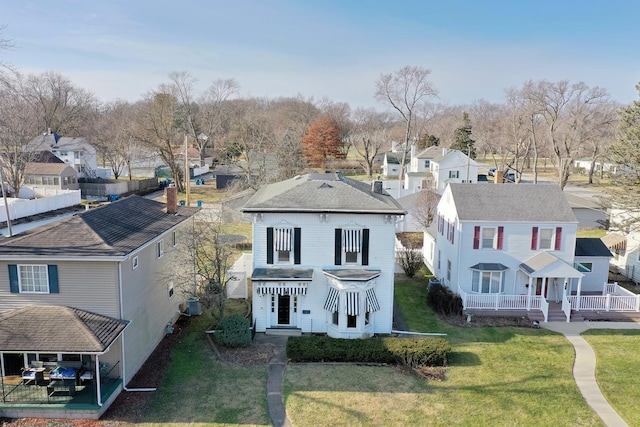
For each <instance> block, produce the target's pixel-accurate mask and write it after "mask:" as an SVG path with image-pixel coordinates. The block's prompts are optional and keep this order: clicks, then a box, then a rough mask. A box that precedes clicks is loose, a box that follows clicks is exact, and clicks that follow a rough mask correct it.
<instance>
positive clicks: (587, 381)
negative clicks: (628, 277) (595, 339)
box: [540, 322, 640, 427]
mask: <svg viewBox="0 0 640 427" xmlns="http://www.w3.org/2000/svg"><path fill="white" fill-rule="evenodd" d="M540 325H541V326H542V327H543V328H546V329H550V330H552V331H555V332H559V333H561V334H563V335H564V336H565V337H566V338H567V339H568V340H569V342H570V343H571V344H572V345H573V348H574V349H575V352H576V360H575V362H574V364H573V377H574V378H575V380H576V385H577V386H578V389H579V390H580V393H582V396H583V397H584V398H585V400H586V401H587V404H588V405H589V406H591V408H592V409H593V410H594V411H595V412H596V414H598V416H599V417H600V418H601V419H602V421H603V422H604V423H605V424H606V425H607V426H611V427H619V426H620V427H621V426H627V425H628V424H627V423H626V422H625V421H624V420H623V419H622V418H621V417H620V415H618V413H617V412H616V411H615V409H613V408H612V407H611V405H610V404H609V402H607V399H605V397H604V396H603V395H602V392H601V391H600V387H599V386H598V383H597V382H596V354H595V353H594V351H593V349H592V348H591V346H590V345H589V343H588V342H587V341H586V340H585V339H584V338H582V337H581V336H580V334H581V333H582V332H584V331H586V330H587V329H640V323H635V322H571V323H566V322H548V323H541V324H540Z"/></svg>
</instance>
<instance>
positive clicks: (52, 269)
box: [9, 264, 60, 294]
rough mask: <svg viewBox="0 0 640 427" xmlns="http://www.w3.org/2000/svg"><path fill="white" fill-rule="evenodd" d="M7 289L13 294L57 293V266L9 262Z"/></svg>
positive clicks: (58, 291)
mask: <svg viewBox="0 0 640 427" xmlns="http://www.w3.org/2000/svg"><path fill="white" fill-rule="evenodd" d="M9 290H10V291H11V293H13V294H17V293H28V294H57V293H60V288H59V286H58V266H57V265H55V264H53V265H46V264H9Z"/></svg>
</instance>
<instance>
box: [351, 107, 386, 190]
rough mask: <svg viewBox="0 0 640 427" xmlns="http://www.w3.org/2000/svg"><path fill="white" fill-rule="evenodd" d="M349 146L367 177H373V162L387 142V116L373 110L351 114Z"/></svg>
mask: <svg viewBox="0 0 640 427" xmlns="http://www.w3.org/2000/svg"><path fill="white" fill-rule="evenodd" d="M352 120H353V130H352V133H351V136H350V138H349V139H350V141H351V146H352V147H353V149H354V150H355V151H356V153H357V154H358V159H357V161H358V163H359V164H360V165H361V166H362V167H363V168H364V170H365V172H366V173H367V176H368V177H369V178H371V177H372V176H373V162H374V160H375V158H376V156H377V155H378V153H379V152H380V151H381V150H382V147H383V146H384V144H385V143H386V142H387V140H388V136H387V126H388V123H389V121H390V120H389V116H388V114H386V113H379V112H377V111H375V110H374V109H362V108H360V109H358V110H356V111H355V112H354V114H353V119H352Z"/></svg>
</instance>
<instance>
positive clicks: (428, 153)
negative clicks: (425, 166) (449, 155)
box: [416, 145, 442, 159]
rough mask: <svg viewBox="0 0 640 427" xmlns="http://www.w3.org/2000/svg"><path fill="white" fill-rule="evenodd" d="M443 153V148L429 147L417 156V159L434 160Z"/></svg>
mask: <svg viewBox="0 0 640 427" xmlns="http://www.w3.org/2000/svg"><path fill="white" fill-rule="evenodd" d="M440 153H442V147H438V146H437V145H432V146H431V147H427V148H425V149H424V150H422V151H421V152H419V153H418V154H416V158H417V159H432V158H434V157H435V156H437V155H438V154H440Z"/></svg>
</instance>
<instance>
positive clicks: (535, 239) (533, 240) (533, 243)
mask: <svg viewBox="0 0 640 427" xmlns="http://www.w3.org/2000/svg"><path fill="white" fill-rule="evenodd" d="M536 249H538V227H533V228H532V229H531V250H532V251H535V250H536Z"/></svg>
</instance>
